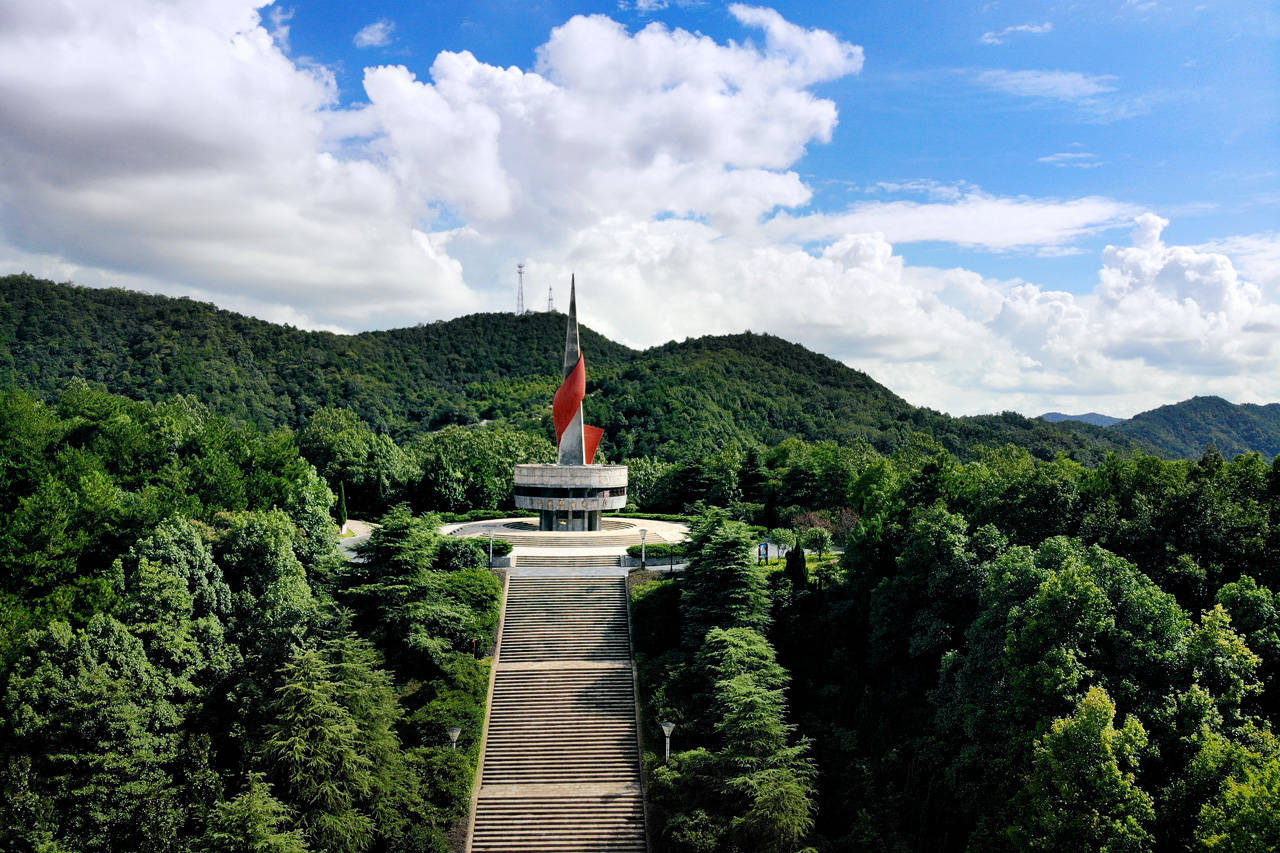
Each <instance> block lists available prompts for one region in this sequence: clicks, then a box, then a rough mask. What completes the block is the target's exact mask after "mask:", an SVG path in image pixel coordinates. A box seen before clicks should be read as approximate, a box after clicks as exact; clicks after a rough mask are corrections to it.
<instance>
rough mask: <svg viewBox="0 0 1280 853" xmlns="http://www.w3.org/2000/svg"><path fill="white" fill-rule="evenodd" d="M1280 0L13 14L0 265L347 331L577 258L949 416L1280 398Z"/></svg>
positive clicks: (698, 327)
mask: <svg viewBox="0 0 1280 853" xmlns="http://www.w3.org/2000/svg"><path fill="white" fill-rule="evenodd" d="M1278 43H1280V14H1278V13H1277V12H1276V11H1275V10H1274V8H1273V6H1272V4H1269V3H1264V2H1260V1H1255V0H1245V2H1233V3H1229V4H1228V3H1174V2H1163V1H1162V0H1142V2H1132V0H1111V2H1101V0H1099V2H1076V3H1011V2H989V3H985V4H984V3H907V2H860V3H839V2H837V3H824V4H812V3H773V4H768V5H760V6H754V5H734V4H725V3H716V2H698V3H691V2H683V3H682V2H669V3H663V2H656V0H647V2H646V0H638V2H622V3H616V2H615V3H607V4H606V3H555V2H536V3H522V2H495V3H441V2H415V3H339V2H305V0H304V1H303V2H295V3H287V4H274V5H259V4H258V3H255V2H253V0H249V1H248V2H244V0H176V2H165V3H162V2H158V0H115V2H107V0H17V2H16V6H15V7H14V10H13V11H12V12H11V13H9V14H8V17H7V19H5V20H4V21H3V22H0V269H3V270H5V271H10V270H12V271H16V270H29V271H31V272H33V273H37V274H41V275H48V276H51V277H55V278H59V279H70V280H75V281H78V282H81V283H84V284H90V285H95V286H99V285H112V284H115V285H121V286H127V287H134V288H139V289H143V290H149V291H154V292H164V293H175V294H188V295H192V296H195V297H198V298H203V299H208V300H210V301H213V302H215V303H217V304H220V305H223V306H225V307H228V308H232V309H234V310H240V311H244V312H246V313H251V314H254V315H257V316H261V317H265V318H267V319H272V320H277V321H282V322H290V323H293V324H295V325H299V326H304V327H309V328H331V329H335V330H342V331H358V330H361V329H368V328H388V327H393V326H399V325H406V324H412V323H416V322H429V321H432V320H435V319H440V318H447V317H451V316H456V315H459V314H463V313H468V312H471V311H476V310H510V309H511V308H512V307H513V306H514V285H515V275H514V267H515V264H516V263H517V262H524V263H526V264H527V266H528V273H527V275H526V283H527V288H528V301H529V303H530V304H536V305H541V304H543V303H544V301H545V293H546V289H547V288H548V287H553V288H556V289H558V290H559V291H560V292H561V293H562V292H563V290H564V289H565V285H566V284H567V280H568V276H569V274H570V273H571V272H573V273H576V274H577V275H578V279H579V282H580V284H581V285H582V291H583V302H582V311H583V314H584V318H585V320H586V322H588V323H589V324H590V325H592V326H593V327H595V328H597V329H599V330H600V331H602V332H604V333H605V334H608V335H610V336H612V337H614V338H616V339H619V340H622V341H624V342H626V343H629V344H631V345H634V346H648V345H652V344H656V343H661V342H662V341H665V340H668V339H671V338H682V337H687V336H697V335H700V334H708V333H724V332H734V331H741V330H742V329H744V328H751V329H753V330H755V331H767V332H772V333H775V334H779V335H782V336H784V337H787V338H789V339H792V340H797V341H799V342H801V343H804V344H806V345H807V346H810V347H812V348H814V349H816V350H818V351H820V352H824V353H826V354H829V355H832V356H833V357H836V358H840V359H841V360H843V361H845V362H847V363H849V364H851V365H853V366H855V367H858V368H860V369H863V370H866V371H867V372H869V373H871V375H872V376H874V377H875V378H877V379H879V380H880V381H882V382H885V383H886V384H887V385H889V386H890V387H891V388H892V389H893V390H895V391H897V392H898V393H901V394H903V395H904V396H906V397H907V398H908V399H909V400H911V401H912V402H915V403H918V404H924V405H929V406H933V407H935V408H940V409H943V410H946V411H951V412H954V413H974V412H981V411H994V410H1001V409H1016V410H1019V411H1023V412H1026V413H1028V414H1036V413H1038V412H1040V411H1044V410H1047V409H1059V410H1080V411H1084V410H1088V409H1094V410H1099V411H1104V412H1108V413H1112V414H1116V415H1128V414H1132V413H1134V412H1136V411H1140V410H1142V409H1145V408H1150V407H1152V406H1155V405H1160V404H1162V403H1166V402H1172V401H1174V400H1178V399H1184V398H1186V397H1188V396H1191V395H1192V394H1204V393H1216V394H1221V395H1223V396H1226V397H1227V398H1228V399H1232V400H1236V401H1241V402H1243V401H1253V402H1270V401H1274V400H1280V371H1278V370H1277V368H1276V366H1275V365H1276V364H1277V363H1280V361H1277V356H1280V167H1278V166H1277V163H1278V162H1280V158H1278V157H1277V154H1280V83H1278V81H1280V67H1278V65H1280V50H1278V49H1277V48H1278V47H1280V44H1278Z"/></svg>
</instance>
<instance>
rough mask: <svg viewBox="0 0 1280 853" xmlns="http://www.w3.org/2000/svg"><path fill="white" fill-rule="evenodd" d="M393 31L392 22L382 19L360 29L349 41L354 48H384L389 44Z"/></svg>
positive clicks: (394, 27) (393, 23)
mask: <svg viewBox="0 0 1280 853" xmlns="http://www.w3.org/2000/svg"><path fill="white" fill-rule="evenodd" d="M395 29H396V25H395V22H394V21H389V20H387V19H386V18H382V19H381V20H378V21H374V22H373V23H372V24H367V25H365V26H363V27H361V28H360V30H359V31H358V32H357V33H356V34H355V37H354V38H352V39H351V43H352V44H354V45H355V46H356V47H386V46H387V45H389V44H391V34H392V33H393V32H395Z"/></svg>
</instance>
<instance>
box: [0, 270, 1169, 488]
mask: <svg viewBox="0 0 1280 853" xmlns="http://www.w3.org/2000/svg"><path fill="white" fill-rule="evenodd" d="M563 340H564V315H560V314H543V313H538V314H525V315H521V316H516V315H513V314H476V315H471V316H468V317H461V318H458V319H456V320H450V321H448V322H437V323H432V324H429V325H420V326H415V327H413V328H406V329H396V330H392V331H386V332H364V333H361V334H358V335H335V334H331V333H328V332H303V331H299V330H297V329H293V328H291V327H288V326H278V325H274V324H271V323H266V322H263V321H260V320H254V319H252V318H249V317H244V316H241V315H238V314H233V313H231V312H227V311H221V310H219V309H217V308H215V307H213V306H211V305H207V304H204V303H199V302H194V301H192V300H189V299H170V298H166V297H161V296H150V295H145V294H140V293H132V292H129V291H124V290H112V289H90V288H82V287H74V286H71V285H65V284H54V283H53V282H49V281H43V280H40V279H36V278H33V277H31V276H26V275H13V276H6V277H0V387H4V385H5V384H11V385H15V386H17V387H21V388H25V389H28V390H30V391H31V392H33V393H35V394H37V395H38V396H41V397H47V396H50V395H56V393H57V392H58V389H60V388H61V387H62V386H63V384H64V383H65V382H66V381H68V380H69V379H71V378H81V379H84V380H86V381H88V382H90V383H92V384H94V385H95V386H97V387H101V388H103V389H104V390H107V391H111V392H112V393H117V394H122V395H124V396H127V397H132V398H134V399H145V400H152V401H159V400H164V399H167V398H169V397H170V396H172V395H174V394H186V395H191V396H194V397H195V398H196V399H198V400H200V401H201V402H203V403H204V404H205V405H207V406H209V407H210V409H212V410H213V411H216V412H218V413H219V414H222V415H224V416H226V417H228V418H231V419H232V420H234V421H236V422H239V423H246V424H252V425H254V426H257V427H259V428H261V429H273V428H276V427H281V426H286V427H289V428H291V429H300V428H302V427H303V426H305V425H306V424H307V423H308V422H309V421H310V419H311V417H312V416H313V415H314V414H315V413H316V412H317V411H319V410H321V409H325V408H342V409H347V410H349V411H351V412H352V413H354V414H355V415H356V416H357V417H358V418H359V419H360V420H362V421H364V422H365V423H366V424H368V425H369V426H370V427H371V428H372V429H373V430H374V432H376V433H378V434H379V435H387V436H389V437H390V438H391V439H393V440H394V441H396V442H398V443H400V444H402V445H404V444H408V443H410V442H412V441H413V440H414V439H415V438H417V437H418V436H420V435H422V434H425V433H428V432H432V431H435V430H438V429H440V428H442V427H445V426H449V425H475V424H479V423H482V422H483V423H490V422H492V423H496V424H498V425H502V426H508V427H510V428H512V429H515V430H517V431H520V432H526V433H529V434H531V435H536V436H541V437H546V436H550V435H551V434H552V431H551V421H550V418H551V414H550V400H551V397H552V396H553V395H554V393H555V389H556V386H557V385H558V384H559V383H558V377H559V374H560V353H561V352H562V351H563V348H564V347H563ZM582 346H583V350H584V352H585V353H586V358H587V362H588V378H589V383H588V397H587V403H586V408H587V411H586V415H587V419H588V421H589V422H591V423H595V424H598V425H600V426H602V427H604V428H605V440H604V444H603V445H602V447H601V451H602V453H603V454H604V455H605V456H607V457H608V458H610V459H615V460H617V459H623V458H627V457H640V456H646V457H656V458H661V459H666V460H670V459H674V458H679V457H684V456H696V455H697V454H700V453H702V452H704V451H714V450H715V449H717V448H719V447H722V446H724V445H725V444H726V443H728V442H738V443H739V444H741V445H743V446H749V445H764V446H770V445H774V444H777V443H778V442H780V441H782V440H784V439H786V438H800V439H803V440H806V441H819V440H822V439H832V440H835V441H840V442H851V441H861V442H866V443H868V444H870V445H871V446H873V447H875V448H876V449H878V450H880V451H881V452H892V451H893V450H895V449H897V448H898V447H901V446H903V445H904V444H905V443H906V442H907V441H908V439H909V437H910V436H911V435H912V434H913V433H915V432H926V433H929V434H930V435H933V436H934V437H936V438H937V439H938V441H940V442H942V444H943V445H944V446H945V447H947V448H948V449H949V450H951V451H952V452H953V453H956V454H957V455H959V456H960V457H961V458H965V459H968V458H971V457H972V455H973V453H974V452H975V451H976V449H977V448H978V447H981V446H991V445H998V444H1006V443H1012V444H1017V445H1019V446H1022V447H1026V448H1028V449H1029V450H1031V451H1032V452H1033V453H1034V454H1035V455H1036V456H1037V457H1039V458H1042V459H1051V458H1053V457H1054V456H1055V455H1057V454H1058V453H1059V452H1067V453H1069V454H1071V455H1072V456H1073V458H1076V459H1078V460H1079V461H1082V462H1086V463H1096V462H1098V461H1100V460H1101V459H1102V457H1103V456H1104V455H1105V453H1106V452H1107V451H1108V450H1113V449H1114V450H1123V449H1128V448H1131V447H1135V446H1136V447H1143V448H1146V449H1148V450H1153V449H1154V450H1158V448H1152V447H1151V446H1149V445H1147V444H1144V443H1143V440H1142V439H1134V438H1131V437H1129V436H1125V435H1121V434H1119V433H1114V432H1111V431H1108V430H1104V429H1101V428H1098V427H1094V426H1092V425H1089V424H1081V423H1067V424H1050V423H1047V422H1045V421H1041V420H1039V419H1031V418H1025V417H1022V416H1021V415H1017V414H1013V413H1005V414H1001V415H987V416H979V417H970V418H952V417H948V416H946V415H943V414H940V413H938V412H934V411H931V410H929V409H924V408H916V407H914V406H911V405H910V404H908V403H907V402H906V401H904V400H902V399H901V398H900V397H898V396H896V395H895V394H893V393H892V392H891V391H889V390H888V389H887V388H885V387H884V386H883V385H880V384H879V383H877V382H875V381H874V380H872V379H871V378H870V377H869V376H867V375H866V374H864V373H861V372H859V371H857V370H853V369H851V368H849V367H847V366H845V365H843V364H841V363H840V362H838V361H835V360H833V359H829V358H826V357H825V356H821V355H818V354H816V353H813V352H811V351H809V350H807V349H805V348H804V347H801V346H799V345H796V344H792V343H788V342H786V341H783V340H781V339H779V338H776V337H772V336H769V335H757V334H750V333H746V334H740V335H729V336H721V337H707V338H698V339H694V340H686V341H683V342H679V343H677V342H672V343H668V344H665V345H663V346H660V347H655V348H653V349H649V350H645V351H642V352H637V351H635V350H630V349H627V348H626V347H623V346H620V345H618V344H615V343H612V342H610V341H608V340H607V339H605V338H603V337H601V336H600V335H598V334H595V333H594V332H592V331H591V330H590V329H587V328H583V329H582Z"/></svg>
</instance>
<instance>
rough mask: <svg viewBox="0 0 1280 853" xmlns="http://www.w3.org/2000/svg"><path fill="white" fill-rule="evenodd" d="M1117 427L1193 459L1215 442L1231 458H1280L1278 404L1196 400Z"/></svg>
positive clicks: (1207, 399)
mask: <svg viewBox="0 0 1280 853" xmlns="http://www.w3.org/2000/svg"><path fill="white" fill-rule="evenodd" d="M1113 429H1115V430H1116V431H1117V432H1120V433H1123V434H1125V435H1128V436H1132V437H1133V438H1137V439H1140V440H1142V441H1146V442H1148V443H1150V444H1151V445H1153V446H1155V447H1158V448H1160V449H1161V450H1162V451H1163V452H1164V453H1165V455H1168V456H1183V457H1194V456H1198V455H1200V454H1201V453H1203V452H1204V449H1205V448H1206V447H1207V446H1208V445H1210V444H1212V445H1214V446H1215V447H1217V448H1218V452H1219V453H1221V454H1222V455H1223V456H1225V457H1227V458H1228V459H1230V458H1232V457H1233V456H1236V455H1237V454H1240V453H1247V452H1248V451H1250V450H1256V451H1258V452H1259V453H1261V454H1262V455H1263V456H1266V457H1267V458H1271V457H1273V456H1275V455H1276V454H1280V403H1270V404H1268V405H1265V406H1259V405H1255V404H1253V403H1241V404H1238V405H1237V404H1235V403H1229V402H1227V401H1226V400H1224V399H1222V398H1221V397H1192V398H1191V399H1190V400H1183V401H1182V402H1181V403H1173V404H1172V405H1168V406H1161V407H1160V408H1158V409H1152V410H1151V411H1149V412H1142V413H1141V414H1138V415H1134V416H1133V417H1132V418H1130V419H1129V420H1127V421H1121V422H1120V423H1118V424H1116V425H1115V426H1114V427H1113Z"/></svg>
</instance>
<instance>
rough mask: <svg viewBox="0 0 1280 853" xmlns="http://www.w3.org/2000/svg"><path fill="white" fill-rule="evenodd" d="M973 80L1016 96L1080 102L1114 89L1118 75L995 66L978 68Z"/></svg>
mask: <svg viewBox="0 0 1280 853" xmlns="http://www.w3.org/2000/svg"><path fill="white" fill-rule="evenodd" d="M974 80H975V81H976V82H977V83H978V85H980V86H985V87H986V88H988V89H994V90H996V91H998V92H1004V93H1005V94H1007V95H1016V96H1017V97H1020V98H1050V99H1053V100H1059V101H1079V100H1083V99H1085V98H1092V97H1094V96H1096V95H1101V94H1104V93H1106V92H1114V91H1115V88H1116V87H1115V86H1114V85H1113V84H1114V82H1115V80H1116V78H1115V77H1114V76H1112V75H1110V74H1101V75H1097V74H1081V73H1080V72H1079V71H1034V70H1028V71H1010V70H1008V69H1003V68H992V69H987V70H985V71H978V72H975V74H974Z"/></svg>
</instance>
